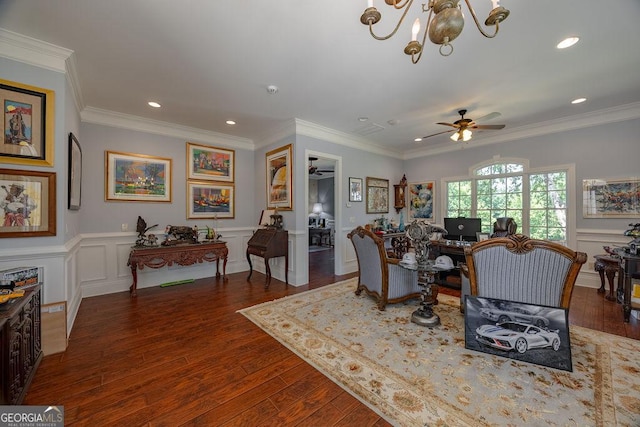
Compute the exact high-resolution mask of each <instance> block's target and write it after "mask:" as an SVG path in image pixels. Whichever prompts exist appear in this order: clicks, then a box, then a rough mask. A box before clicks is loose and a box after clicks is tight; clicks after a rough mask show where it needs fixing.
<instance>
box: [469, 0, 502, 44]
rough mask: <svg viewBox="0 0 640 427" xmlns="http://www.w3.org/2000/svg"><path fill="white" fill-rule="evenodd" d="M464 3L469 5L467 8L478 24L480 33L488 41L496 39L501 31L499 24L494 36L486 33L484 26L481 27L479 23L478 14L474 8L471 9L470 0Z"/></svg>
mask: <svg viewBox="0 0 640 427" xmlns="http://www.w3.org/2000/svg"><path fill="white" fill-rule="evenodd" d="M464 2H465V3H466V4H467V7H468V8H469V12H471V16H472V17H473V21H474V22H475V23H476V27H478V31H480V33H481V34H482V35H483V36H485V37H486V38H488V39H492V38H494V37H495V36H496V35H498V30H499V29H500V28H499V27H498V22H496V32H495V33H493V34H488V33H486V32H485V31H484V30H483V29H482V26H481V25H480V22H478V17H477V16H476V12H475V10H473V7H471V3H469V0H464Z"/></svg>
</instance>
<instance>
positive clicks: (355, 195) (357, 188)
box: [349, 177, 362, 202]
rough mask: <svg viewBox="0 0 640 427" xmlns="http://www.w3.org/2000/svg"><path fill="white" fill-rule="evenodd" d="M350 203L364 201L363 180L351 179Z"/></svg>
mask: <svg viewBox="0 0 640 427" xmlns="http://www.w3.org/2000/svg"><path fill="white" fill-rule="evenodd" d="M349 201H350V202H361V201H362V178H352V177H349Z"/></svg>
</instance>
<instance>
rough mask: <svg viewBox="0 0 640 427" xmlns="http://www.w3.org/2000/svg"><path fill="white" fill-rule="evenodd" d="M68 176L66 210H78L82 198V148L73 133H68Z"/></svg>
mask: <svg viewBox="0 0 640 427" xmlns="http://www.w3.org/2000/svg"><path fill="white" fill-rule="evenodd" d="M68 167H69V175H68V177H67V190H68V191H67V208H68V209H70V210H74V211H75V210H78V209H80V202H81V196H82V191H81V190H82V188H81V186H82V148H80V143H79V142H78V139H77V138H76V136H75V135H74V134H73V133H69V166H68Z"/></svg>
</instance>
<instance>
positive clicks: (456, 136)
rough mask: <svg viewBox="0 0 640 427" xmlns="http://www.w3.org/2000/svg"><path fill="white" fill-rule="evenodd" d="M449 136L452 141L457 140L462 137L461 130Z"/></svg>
mask: <svg viewBox="0 0 640 427" xmlns="http://www.w3.org/2000/svg"><path fill="white" fill-rule="evenodd" d="M449 138H451V140H452V141H454V142H457V141H458V140H459V139H460V132H456V133H454V134H453V135H451V136H450V137H449Z"/></svg>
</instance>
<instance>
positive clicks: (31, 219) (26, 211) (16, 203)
mask: <svg viewBox="0 0 640 427" xmlns="http://www.w3.org/2000/svg"><path fill="white" fill-rule="evenodd" d="M0 192H1V194H2V196H1V197H0V207H2V214H3V217H2V222H0V237H40V236H55V235H56V174H55V172H39V171H26V170H14V169H0Z"/></svg>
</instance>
